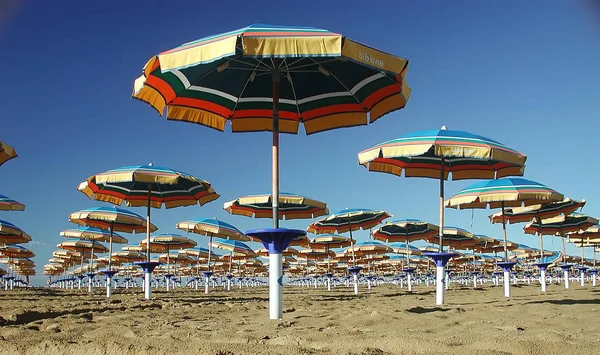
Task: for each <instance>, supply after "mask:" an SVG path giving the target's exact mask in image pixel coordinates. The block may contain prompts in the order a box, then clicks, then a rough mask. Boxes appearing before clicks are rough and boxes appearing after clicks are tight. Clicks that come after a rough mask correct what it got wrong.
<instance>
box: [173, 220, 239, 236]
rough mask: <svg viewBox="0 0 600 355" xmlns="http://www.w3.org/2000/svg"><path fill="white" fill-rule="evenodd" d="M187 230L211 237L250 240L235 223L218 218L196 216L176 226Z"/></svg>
mask: <svg viewBox="0 0 600 355" xmlns="http://www.w3.org/2000/svg"><path fill="white" fill-rule="evenodd" d="M175 227H176V228H177V229H181V230H184V231H187V232H192V233H196V234H200V235H205V236H209V237H217V238H223V239H232V240H239V241H247V240H250V238H248V237H247V236H246V235H245V234H244V233H242V232H241V231H240V230H239V229H237V228H236V227H234V226H233V225H231V224H229V223H227V222H223V221H221V220H218V219H217V218H196V219H190V220H187V221H183V222H179V223H177V225H176V226H175Z"/></svg>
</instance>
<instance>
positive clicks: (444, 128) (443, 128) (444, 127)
mask: <svg viewBox="0 0 600 355" xmlns="http://www.w3.org/2000/svg"><path fill="white" fill-rule="evenodd" d="M440 129H441V130H442V131H445V130H447V129H448V127H446V126H442V128H440Z"/></svg>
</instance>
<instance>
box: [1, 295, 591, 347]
mask: <svg viewBox="0 0 600 355" xmlns="http://www.w3.org/2000/svg"><path fill="white" fill-rule="evenodd" d="M284 290H285V291H284V292H285V294H284V309H285V314H284V320H283V321H269V319H268V298H267V297H268V293H267V289H266V288H255V289H243V290H239V289H235V290H232V291H231V292H225V291H215V292H213V293H211V294H210V295H208V296H206V295H204V294H202V293H200V291H193V290H189V289H183V288H180V289H177V290H175V291H174V292H170V293H166V292H164V291H163V292H161V291H155V292H154V294H153V296H154V297H155V299H153V300H151V301H145V300H143V299H142V298H143V295H142V294H141V292H139V291H137V292H132V291H131V290H129V292H127V293H125V290H124V289H118V290H115V294H114V295H113V298H112V299H111V300H110V301H107V300H106V299H105V298H104V297H103V293H102V292H101V290H100V289H98V290H97V291H96V294H94V295H89V294H87V293H86V292H84V291H83V290H81V291H77V290H73V291H61V290H54V289H30V290H17V291H12V292H5V291H2V292H0V316H2V318H3V319H0V322H1V324H2V325H1V326H0V353H9V354H47V355H49V354H65V353H71V354H75V353H78V354H179V353H188V354H190V353H191V354H196V353H198V354H330V353H333V354H461V355H464V354H543V355H547V354H599V353H600V321H599V320H598V318H597V317H598V314H599V313H598V309H599V308H600V287H599V288H598V289H593V288H592V287H591V286H587V287H586V288H583V289H582V288H581V287H579V286H573V288H571V289H569V290H565V289H563V288H562V286H558V285H551V286H549V287H548V292H547V293H546V294H544V295H542V294H540V291H539V287H538V286H533V285H531V286H520V287H518V286H517V287H513V288H512V290H513V297H512V298H511V299H510V300H506V299H505V298H504V297H503V291H502V288H501V287H496V288H494V287H484V288H480V289H471V288H464V289H458V288H454V289H451V290H450V291H448V292H447V293H446V295H447V297H446V301H447V304H446V305H445V306H444V307H442V308H436V307H435V306H434V302H435V295H434V293H433V292H434V290H433V288H429V289H427V288H425V287H416V288H415V289H414V290H413V293H412V294H409V293H407V291H406V289H400V288H399V287H398V286H393V285H386V286H378V287H374V288H373V289H372V290H370V291H368V290H366V287H363V288H362V289H361V292H362V294H361V295H360V296H359V297H355V296H354V295H352V290H351V289H350V288H336V289H334V290H332V291H331V292H327V290H326V289H323V288H320V289H317V290H314V289H312V288H311V289H303V288H295V287H286V288H285V289H284Z"/></svg>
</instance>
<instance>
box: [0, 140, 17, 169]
mask: <svg viewBox="0 0 600 355" xmlns="http://www.w3.org/2000/svg"><path fill="white" fill-rule="evenodd" d="M17 156H18V155H17V152H16V151H15V150H14V148H13V147H11V146H10V145H8V144H6V143H4V142H0V165H2V164H4V163H6V162H7V161H8V160H11V159H13V158H16V157H17Z"/></svg>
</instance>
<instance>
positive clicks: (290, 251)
mask: <svg viewBox="0 0 600 355" xmlns="http://www.w3.org/2000/svg"><path fill="white" fill-rule="evenodd" d="M254 252H255V253H256V255H258V256H261V257H265V258H266V257H268V256H269V250H268V249H267V248H259V249H256V250H255V251H254ZM281 254H282V255H283V256H284V257H285V256H294V255H298V249H296V248H294V247H287V248H285V249H284V250H283V251H282V252H281Z"/></svg>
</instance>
